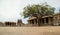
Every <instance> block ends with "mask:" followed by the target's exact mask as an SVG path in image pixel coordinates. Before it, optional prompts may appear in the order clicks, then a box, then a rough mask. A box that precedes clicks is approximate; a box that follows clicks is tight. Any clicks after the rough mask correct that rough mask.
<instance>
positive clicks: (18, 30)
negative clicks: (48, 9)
mask: <svg viewBox="0 0 60 35" xmlns="http://www.w3.org/2000/svg"><path fill="white" fill-rule="evenodd" d="M0 35H60V26H46V27H0Z"/></svg>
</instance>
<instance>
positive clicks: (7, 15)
mask: <svg viewBox="0 0 60 35" xmlns="http://www.w3.org/2000/svg"><path fill="white" fill-rule="evenodd" d="M59 1H60V0H0V21H2V22H5V21H15V22H17V20H18V19H22V20H23V23H27V19H23V17H21V15H20V13H21V12H23V8H24V7H25V6H27V5H29V4H30V5H33V4H40V3H44V2H47V3H48V4H49V5H51V6H53V7H55V8H56V10H55V13H56V12H58V10H59V9H60V2H59Z"/></svg>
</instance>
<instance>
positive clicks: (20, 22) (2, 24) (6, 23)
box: [0, 19, 22, 27]
mask: <svg viewBox="0 0 60 35" xmlns="http://www.w3.org/2000/svg"><path fill="white" fill-rule="evenodd" d="M21 24H22V20H19V19H18V21H17V23H16V22H10V21H6V22H4V23H3V22H0V27H1V26H21Z"/></svg>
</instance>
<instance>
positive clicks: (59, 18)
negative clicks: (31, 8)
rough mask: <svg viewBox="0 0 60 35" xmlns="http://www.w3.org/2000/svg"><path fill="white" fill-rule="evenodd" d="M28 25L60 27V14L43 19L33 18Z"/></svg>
mask: <svg viewBox="0 0 60 35" xmlns="http://www.w3.org/2000/svg"><path fill="white" fill-rule="evenodd" d="M28 24H29V25H31V26H52V25H60V13H57V14H53V15H48V16H43V17H41V18H36V17H31V18H29V19H28Z"/></svg>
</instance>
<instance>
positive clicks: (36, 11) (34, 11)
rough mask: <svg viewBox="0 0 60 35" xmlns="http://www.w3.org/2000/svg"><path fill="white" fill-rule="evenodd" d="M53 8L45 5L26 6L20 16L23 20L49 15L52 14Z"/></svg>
mask: <svg viewBox="0 0 60 35" xmlns="http://www.w3.org/2000/svg"><path fill="white" fill-rule="evenodd" d="M54 10H55V8H54V7H52V6H50V5H47V3H43V4H36V5H28V6H26V7H24V11H23V13H22V15H23V16H24V18H27V17H42V16H45V15H51V14H54Z"/></svg>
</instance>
